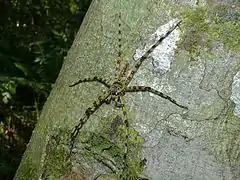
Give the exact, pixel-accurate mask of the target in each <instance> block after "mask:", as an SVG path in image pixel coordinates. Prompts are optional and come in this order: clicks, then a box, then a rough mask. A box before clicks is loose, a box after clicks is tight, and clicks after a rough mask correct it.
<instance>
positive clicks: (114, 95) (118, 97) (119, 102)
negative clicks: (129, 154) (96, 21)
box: [69, 21, 188, 154]
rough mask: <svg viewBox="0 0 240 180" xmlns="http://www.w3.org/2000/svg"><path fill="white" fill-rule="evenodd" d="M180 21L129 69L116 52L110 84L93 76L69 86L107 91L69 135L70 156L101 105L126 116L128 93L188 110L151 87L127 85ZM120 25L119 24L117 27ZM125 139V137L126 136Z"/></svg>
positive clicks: (126, 122)
mask: <svg viewBox="0 0 240 180" xmlns="http://www.w3.org/2000/svg"><path fill="white" fill-rule="evenodd" d="M179 23H180V21H178V22H177V23H175V24H174V25H173V26H172V27H171V28H169V30H168V31H167V32H166V33H165V34H164V35H162V36H161V37H160V38H159V39H158V40H157V42H156V43H155V44H153V45H152V46H151V47H150V48H149V49H148V50H146V52H145V53H144V54H143V55H142V56H141V57H140V58H139V59H137V61H135V63H134V64H133V66H132V67H131V68H129V63H126V64H125V65H123V66H122V65H121V52H120V51H119V52H118V57H117V59H116V61H117V66H116V73H115V77H114V79H113V80H112V82H109V81H107V80H106V79H103V78H100V77H97V76H94V77H92V78H86V79H80V80H79V81H77V82H75V83H74V84H72V85H70V86H69V87H73V86H76V85H78V84H80V83H83V82H98V83H101V84H103V85H104V86H105V87H106V88H107V89H108V90H106V91H105V92H104V94H103V95H101V96H99V97H98V98H97V100H95V101H94V102H93V105H92V106H91V107H89V108H87V109H86V111H85V113H84V115H83V116H82V117H81V118H80V120H79V122H78V124H77V125H76V126H75V128H74V130H73V131H72V133H71V138H70V154H71V152H72V149H73V147H74V143H75V140H76V137H77V136H78V134H79V132H80V130H81V129H82V127H83V125H84V124H85V123H86V122H87V121H88V119H89V118H90V117H91V116H92V115H93V114H94V113H95V112H96V111H97V110H98V109H99V108H100V107H101V106H102V105H103V104H110V103H112V102H113V103H114V104H115V106H116V107H118V108H121V109H122V112H123V115H124V116H126V115H127V113H126V107H125V98H124V95H125V94H126V93H128V92H150V93H153V94H155V95H157V96H160V97H161V98H164V99H166V100H169V101H170V102H171V103H173V104H175V105H177V106H178V107H180V108H184V109H188V108H187V107H186V106H183V105H180V104H178V103H177V102H176V101H175V100H174V99H172V98H171V97H170V96H168V95H166V94H163V93H162V92H159V91H157V90H155V89H153V88H151V87H146V86H129V83H130V82H131V80H132V79H133V77H134V75H135V74H136V72H137V71H138V69H139V67H140V66H141V65H142V63H143V62H144V61H145V60H146V59H147V58H148V56H149V54H150V53H151V52H153V50H154V49H155V48H156V47H157V46H158V45H159V44H160V43H161V42H162V41H163V40H164V39H165V38H166V37H167V36H168V35H169V34H170V33H171V32H172V31H173V30H174V29H175V28H176V27H177V26H178V25H179ZM120 26H121V24H120V23H119V27H120ZM118 34H119V36H120V35H121V31H120V28H119V32H118ZM118 42H119V44H118V46H119V49H121V38H119V39H118ZM124 124H125V126H126V127H128V126H129V125H128V120H127V118H125V120H124ZM126 138H127V135H126Z"/></svg>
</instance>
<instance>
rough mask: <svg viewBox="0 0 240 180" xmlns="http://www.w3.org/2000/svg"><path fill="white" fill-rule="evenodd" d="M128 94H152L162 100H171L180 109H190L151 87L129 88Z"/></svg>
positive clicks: (127, 89)
mask: <svg viewBox="0 0 240 180" xmlns="http://www.w3.org/2000/svg"><path fill="white" fill-rule="evenodd" d="M126 92H150V93H153V94H156V95H158V96H160V97H161V98H164V99H167V100H169V101H170V102H171V103H173V104H175V105H177V106H178V107H180V108H184V109H188V108H187V107H186V106H183V105H181V104H178V103H177V101H176V100H174V99H173V98H171V97H170V96H168V95H166V94H163V93H162V92H159V91H157V90H155V89H153V88H151V87H146V86H129V87H127V88H126Z"/></svg>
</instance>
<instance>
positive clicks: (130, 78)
mask: <svg viewBox="0 0 240 180" xmlns="http://www.w3.org/2000/svg"><path fill="white" fill-rule="evenodd" d="M179 23H180V21H179V22H178V23H176V24H175V25H174V26H172V27H171V28H170V29H169V30H168V32H167V33H166V34H164V35H162V37H160V38H159V40H158V41H157V42H156V43H155V44H153V45H152V46H151V47H150V48H149V49H148V50H147V51H146V52H145V54H144V55H143V56H142V57H141V58H139V60H138V61H137V62H136V63H135V65H134V67H133V69H132V71H131V73H130V74H129V75H128V77H127V80H126V86H127V85H128V84H129V83H130V82H131V80H132V78H133V76H134V75H135V74H136V72H137V71H138V69H139V67H140V66H141V65H142V63H143V61H145V60H146V59H147V57H148V56H149V54H151V53H152V52H153V50H154V49H155V48H156V47H157V46H158V45H159V44H160V43H161V42H162V41H163V40H164V39H165V38H166V37H168V35H169V34H171V32H172V31H173V30H174V29H176V27H177V26H178V25H179Z"/></svg>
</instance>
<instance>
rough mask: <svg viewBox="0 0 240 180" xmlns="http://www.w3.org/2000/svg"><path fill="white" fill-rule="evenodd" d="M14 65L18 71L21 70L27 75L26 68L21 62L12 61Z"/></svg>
mask: <svg viewBox="0 0 240 180" xmlns="http://www.w3.org/2000/svg"><path fill="white" fill-rule="evenodd" d="M14 65H15V66H16V68H18V69H19V70H20V71H22V72H23V73H24V75H25V76H28V70H27V68H26V67H24V66H23V64H20V63H14Z"/></svg>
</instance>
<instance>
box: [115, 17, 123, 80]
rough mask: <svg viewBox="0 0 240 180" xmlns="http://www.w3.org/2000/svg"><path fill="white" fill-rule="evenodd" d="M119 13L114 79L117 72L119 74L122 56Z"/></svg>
mask: <svg viewBox="0 0 240 180" xmlns="http://www.w3.org/2000/svg"><path fill="white" fill-rule="evenodd" d="M120 20H121V13H119V15H118V21H119V22H118V54H117V59H116V60H117V66H116V74H115V77H117V76H118V74H117V73H118V72H120V69H121V56H122V51H121V50H122V44H121V41H122V32H121V26H122V24H121V21H120Z"/></svg>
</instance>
